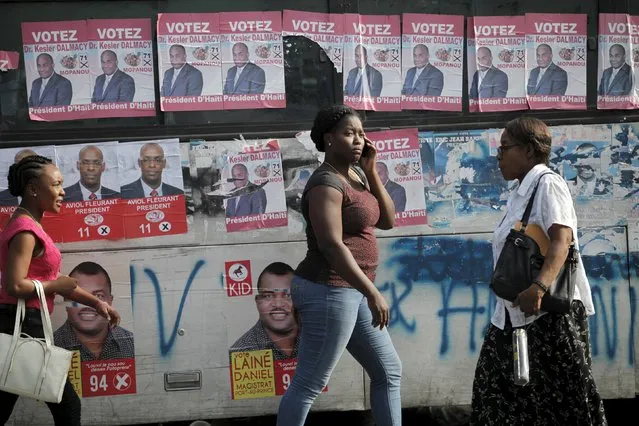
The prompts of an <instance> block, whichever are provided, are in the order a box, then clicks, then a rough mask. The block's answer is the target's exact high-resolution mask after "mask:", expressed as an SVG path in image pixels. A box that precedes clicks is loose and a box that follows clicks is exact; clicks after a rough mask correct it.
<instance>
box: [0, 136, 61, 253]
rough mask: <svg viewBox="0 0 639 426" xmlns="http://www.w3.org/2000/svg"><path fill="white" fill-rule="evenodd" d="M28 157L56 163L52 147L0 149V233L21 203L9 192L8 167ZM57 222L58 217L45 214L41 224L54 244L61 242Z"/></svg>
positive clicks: (18, 198)
mask: <svg viewBox="0 0 639 426" xmlns="http://www.w3.org/2000/svg"><path fill="white" fill-rule="evenodd" d="M30 155H41V156H43V157H46V158H49V159H50V160H51V161H53V163H54V164H55V161H56V158H55V147H54V146H34V147H21V148H4V149H0V231H1V230H2V229H4V227H5V226H6V224H7V222H9V219H11V216H12V215H13V213H14V212H15V211H16V208H17V207H18V205H19V204H20V202H21V201H22V200H21V199H20V197H14V196H13V195H11V193H10V192H9V184H8V182H7V176H8V174H9V167H11V165H12V164H16V163H18V162H20V160H22V159H23V158H25V157H28V156H30ZM58 221H59V215H53V214H50V213H46V212H45V214H44V216H43V218H42V222H41V223H42V227H43V228H44V230H45V231H47V233H48V234H49V236H51V238H52V239H53V241H55V242H61V241H62V235H60V234H59V232H58V231H59V226H58Z"/></svg>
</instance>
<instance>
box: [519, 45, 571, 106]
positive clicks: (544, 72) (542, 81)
mask: <svg viewBox="0 0 639 426" xmlns="http://www.w3.org/2000/svg"><path fill="white" fill-rule="evenodd" d="M567 88H568V74H567V73H566V70H564V69H563V68H561V67H559V66H557V65H555V64H554V63H553V61H552V48H551V47H550V46H549V45H547V44H540V45H539V46H537V67H536V68H533V70H532V71H530V76H529V77H528V91H527V93H528V94H529V95H565V94H566V89H567Z"/></svg>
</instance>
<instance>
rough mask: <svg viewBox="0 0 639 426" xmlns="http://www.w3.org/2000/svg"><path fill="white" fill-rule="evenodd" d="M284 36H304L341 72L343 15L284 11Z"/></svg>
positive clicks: (342, 60)
mask: <svg viewBox="0 0 639 426" xmlns="http://www.w3.org/2000/svg"><path fill="white" fill-rule="evenodd" d="M283 28H284V31H283V34H284V35H285V36H304V37H306V38H308V39H309V40H312V41H314V42H316V43H317V44H319V45H320V47H321V48H322V49H324V52H326V55H327V56H328V59H330V60H331V62H333V65H334V66H335V70H336V71H337V72H339V73H341V72H342V67H343V63H344V52H343V48H344V15H341V14H338V13H315V12H299V11H296V10H285V11H284V17H283Z"/></svg>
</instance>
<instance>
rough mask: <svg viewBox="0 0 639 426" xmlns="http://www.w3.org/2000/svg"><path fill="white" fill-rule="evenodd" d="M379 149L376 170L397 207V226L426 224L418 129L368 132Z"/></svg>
mask: <svg viewBox="0 0 639 426" xmlns="http://www.w3.org/2000/svg"><path fill="white" fill-rule="evenodd" d="M366 136H367V137H368V138H369V139H370V140H371V142H373V144H374V145H375V148H376V149H377V158H376V162H375V167H376V168H377V174H378V175H379V177H380V179H381V181H382V184H384V188H386V191H387V192H388V195H390V197H391V199H392V200H393V204H394V205H395V226H410V225H425V224H426V222H427V220H426V201H425V199H424V182H423V174H422V160H421V158H420V153H419V138H418V136H417V129H402V130H388V131H382V132H371V133H367V134H366Z"/></svg>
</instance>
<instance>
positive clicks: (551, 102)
mask: <svg viewBox="0 0 639 426" xmlns="http://www.w3.org/2000/svg"><path fill="white" fill-rule="evenodd" d="M587 36H588V29H587V27H586V15H585V14H552V13H527V14H526V74H527V76H526V78H527V84H526V93H527V99H528V105H529V106H530V109H586V52H587V50H586V39H587Z"/></svg>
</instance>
